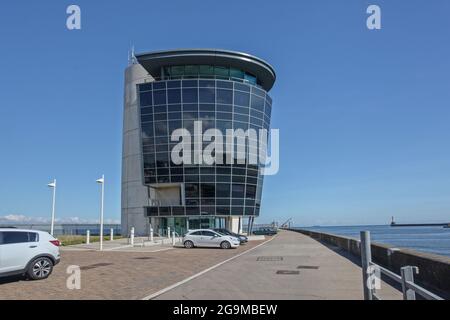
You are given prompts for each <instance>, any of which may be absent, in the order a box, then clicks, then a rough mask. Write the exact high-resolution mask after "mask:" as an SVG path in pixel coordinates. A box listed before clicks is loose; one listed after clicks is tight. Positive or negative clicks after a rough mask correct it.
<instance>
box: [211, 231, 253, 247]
mask: <svg viewBox="0 0 450 320" xmlns="http://www.w3.org/2000/svg"><path fill="white" fill-rule="evenodd" d="M213 230H214V231H216V232H218V233H221V234H224V235H227V236H232V237H235V238H238V239H239V241H240V242H241V244H243V243H246V242H248V238H247V237H246V236H244V235H242V234H238V233H234V232H231V231H230V230H228V229H225V228H216V229H213Z"/></svg>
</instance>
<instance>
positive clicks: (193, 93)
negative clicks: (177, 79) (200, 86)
mask: <svg viewBox="0 0 450 320" xmlns="http://www.w3.org/2000/svg"><path fill="white" fill-rule="evenodd" d="M183 102H184V103H197V102H198V94H197V89H196V88H195V89H183Z"/></svg>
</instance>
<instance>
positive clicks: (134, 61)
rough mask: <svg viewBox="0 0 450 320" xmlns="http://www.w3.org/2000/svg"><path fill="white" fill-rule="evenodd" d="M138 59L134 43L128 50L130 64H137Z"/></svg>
mask: <svg viewBox="0 0 450 320" xmlns="http://www.w3.org/2000/svg"><path fill="white" fill-rule="evenodd" d="M137 63H138V62H137V59H136V56H135V53H134V45H133V46H131V50H130V51H128V64H129V65H132V64H137Z"/></svg>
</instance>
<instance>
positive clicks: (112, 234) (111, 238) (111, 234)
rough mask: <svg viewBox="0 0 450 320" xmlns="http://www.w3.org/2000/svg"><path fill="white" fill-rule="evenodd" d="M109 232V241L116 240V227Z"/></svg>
mask: <svg viewBox="0 0 450 320" xmlns="http://www.w3.org/2000/svg"><path fill="white" fill-rule="evenodd" d="M109 234H110V239H109V241H114V229H113V228H111V229H110V231H109Z"/></svg>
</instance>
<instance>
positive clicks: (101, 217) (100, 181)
mask: <svg viewBox="0 0 450 320" xmlns="http://www.w3.org/2000/svg"><path fill="white" fill-rule="evenodd" d="M97 183H99V184H101V186H102V196H101V203H100V251H102V250H103V203H104V198H105V175H102V177H101V178H100V179H98V180H97Z"/></svg>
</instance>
